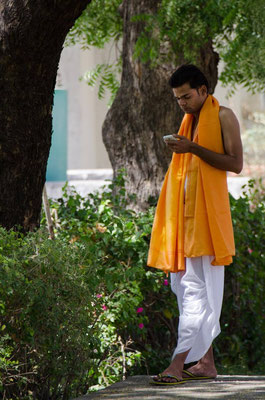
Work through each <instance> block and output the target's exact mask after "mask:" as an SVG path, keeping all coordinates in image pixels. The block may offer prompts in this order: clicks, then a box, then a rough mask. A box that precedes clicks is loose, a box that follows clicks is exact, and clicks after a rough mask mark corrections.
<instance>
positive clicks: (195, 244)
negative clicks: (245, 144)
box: [148, 65, 243, 385]
mask: <svg viewBox="0 0 265 400" xmlns="http://www.w3.org/2000/svg"><path fill="white" fill-rule="evenodd" d="M169 84H170V86H171V87H172V90H173V93H174V96H175V97H176V99H177V102H178V104H179V106H180V108H181V109H182V110H183V111H184V112H185V116H184V118H183V121H182V124H181V127H180V130H179V132H178V134H175V135H173V138H171V139H168V140H167V141H166V143H167V146H168V147H169V148H170V149H171V150H172V151H173V157H172V161H171V164H170V166H169V169H168V172H167V174H166V177H165V181H164V184H163V187H162V190H161V194H160V197H159V201H158V205H157V209H156V215H155V219H154V224H153V230H152V237H151V243H150V249H149V255H148V265H149V266H151V267H155V268H160V269H162V270H164V271H165V272H166V273H168V272H171V288H172V290H173V292H174V293H175V294H176V295H177V299H178V307H179V313H180V318H179V328H178V344H177V347H176V349H175V352H174V354H173V357H172V362H171V364H170V365H169V366H168V368H166V370H165V371H163V373H162V374H159V375H158V376H156V377H155V378H154V380H153V381H152V383H154V384H159V385H176V384H179V383H184V382H185V381H186V380H191V379H205V378H206V379H207V378H215V377H216V375H217V371H216V368H215V364H214V357H213V350H212V341H213V340H214V339H215V337H216V336H217V335H218V334H219V333H220V325H219V318H220V313H221V306H222V298H223V284H224V265H229V264H230V263H231V262H232V256H233V255H234V254H235V249H234V237H233V228H232V221H231V214H230V206H229V197H228V190H227V182H226V171H232V172H235V173H240V171H241V170H242V165H243V155H242V143H241V139H240V129H239V124H238V121H237V118H236V116H235V115H234V113H233V111H232V110H230V109H229V108H226V107H223V106H219V103H218V101H217V100H216V99H215V98H214V97H213V96H211V95H210V94H209V93H208V89H209V87H208V82H207V79H206V77H205V76H204V75H203V73H202V72H201V71H200V70H199V69H198V68H197V67H196V66H194V65H183V66H181V67H179V68H178V69H177V70H176V71H175V72H174V73H173V75H172V76H171V78H170V80H169ZM191 362H197V363H196V364H195V365H193V366H192V367H191V368H189V369H188V370H184V369H183V368H184V363H191Z"/></svg>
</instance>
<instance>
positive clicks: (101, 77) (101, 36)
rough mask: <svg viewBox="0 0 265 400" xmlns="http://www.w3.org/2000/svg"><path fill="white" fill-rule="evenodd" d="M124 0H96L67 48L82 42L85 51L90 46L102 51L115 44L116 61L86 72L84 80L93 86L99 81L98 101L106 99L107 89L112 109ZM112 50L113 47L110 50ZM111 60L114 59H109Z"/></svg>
mask: <svg viewBox="0 0 265 400" xmlns="http://www.w3.org/2000/svg"><path fill="white" fill-rule="evenodd" d="M121 3H122V0H93V1H92V2H91V3H90V4H89V7H87V8H86V9H85V10H84V12H83V13H82V15H81V16H80V17H79V18H78V19H77V20H76V22H75V25H74V26H73V28H72V29H71V30H70V32H69V34H68V35H67V38H66V42H65V45H66V46H70V45H74V44H75V43H77V42H78V43H80V44H81V46H82V49H83V50H84V49H89V48H90V47H91V46H94V47H97V48H99V49H103V48H104V46H105V45H106V44H107V43H109V42H110V41H111V42H112V43H114V44H115V49H116V55H115V60H114V61H110V60H108V62H107V63H105V64H97V65H96V67H95V68H93V69H92V70H89V71H87V72H86V73H85V74H84V75H83V77H82V78H81V80H84V81H85V82H87V84H88V85H89V86H91V87H94V86H95V85H96V83H97V82H98V84H99V88H98V98H99V99H102V98H104V97H105V94H106V89H107V90H108V91H109V92H110V94H111V98H110V100H109V106H110V105H111V104H112V102H113V100H114V98H115V95H116V93H117V90H118V88H119V86H120V73H121V56H120V55H121V50H120V49H119V43H120V40H121V38H122V31H123V21H122V18H121V15H120V12H119V6H120V5H121ZM111 50H112V47H111ZM110 57H111V56H110Z"/></svg>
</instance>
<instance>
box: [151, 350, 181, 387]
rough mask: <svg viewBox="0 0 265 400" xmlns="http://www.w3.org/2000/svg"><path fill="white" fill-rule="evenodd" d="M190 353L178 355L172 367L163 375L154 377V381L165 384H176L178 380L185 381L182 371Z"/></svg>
mask: <svg viewBox="0 0 265 400" xmlns="http://www.w3.org/2000/svg"><path fill="white" fill-rule="evenodd" d="M188 352H189V351H186V352H185V353H179V354H177V355H176V356H175V358H174V360H172V362H171V363H170V365H169V366H168V367H167V368H166V369H165V370H164V371H163V372H162V373H161V374H158V375H157V376H155V377H154V381H155V382H164V383H174V382H176V379H178V380H179V381H183V378H182V370H183V367H184V361H185V359H186V357H187V354H188Z"/></svg>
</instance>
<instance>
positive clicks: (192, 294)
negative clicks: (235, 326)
mask: <svg viewBox="0 0 265 400" xmlns="http://www.w3.org/2000/svg"><path fill="white" fill-rule="evenodd" d="M212 260H213V256H202V257H194V258H186V271H181V272H178V273H171V274H170V276H171V289H172V291H173V292H174V293H175V294H176V296H177V299H178V307H179V315H180V316H179V327H178V343H177V347H176V349H175V351H174V353H173V357H172V358H174V357H175V355H176V354H179V353H183V352H185V351H187V350H190V351H189V353H188V355H187V358H186V360H185V363H190V362H194V361H198V360H200V359H201V358H202V357H203V356H204V355H205V353H206V352H207V351H208V349H209V347H210V346H211V344H212V341H213V340H214V339H215V338H216V336H218V335H219V333H220V332H221V329H220V323H219V318H220V314H221V308H222V301H223V290H224V267H223V266H212V265H211V261H212Z"/></svg>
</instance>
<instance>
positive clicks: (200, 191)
mask: <svg viewBox="0 0 265 400" xmlns="http://www.w3.org/2000/svg"><path fill="white" fill-rule="evenodd" d="M192 121H193V116H192V115H191V114H186V115H185V116H184V118H183V121H182V124H181V126H180V129H179V132H178V134H179V135H183V136H186V137H187V138H188V139H190V138H191V127H192ZM197 129H198V133H197V142H198V144H199V145H201V146H203V147H205V148H207V149H209V150H212V151H215V152H217V153H222V154H224V148H223V142H222V134H221V126H220V120H219V103H218V101H217V100H216V99H215V98H214V97H213V96H211V95H209V96H208V97H207V99H206V101H205V102H204V104H203V107H202V109H201V112H200V117H199V123H198V127H197ZM194 158H196V160H194ZM192 161H195V163H194V165H196V174H192V173H191V174H189V171H188V187H187V191H186V195H185V203H186V204H185V205H184V184H185V177H186V174H187V169H189V167H190V164H192ZM189 210H193V211H192V212H189ZM209 253H210V254H209ZM234 254H235V245H234V235H233V227H232V221H231V213H230V205H229V197H228V190H227V181H226V171H222V170H220V169H217V168H214V167H212V166H210V165H209V164H207V163H206V162H204V161H203V160H201V159H200V158H199V157H197V156H195V155H192V154H191V153H186V154H176V153H174V154H173V156H172V160H171V163H170V166H169V169H168V171H167V173H166V176H165V180H164V183H163V186H162V189H161V193H160V197H159V200H158V204H157V208H156V214H155V218H154V223H153V229H152V236H151V242H150V248H149V254H148V261H147V265H149V266H150V267H155V268H159V269H162V270H164V271H165V272H178V271H181V270H185V257H199V256H202V255H213V256H214V259H213V261H212V265H228V264H230V263H231V262H232V255H234Z"/></svg>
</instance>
